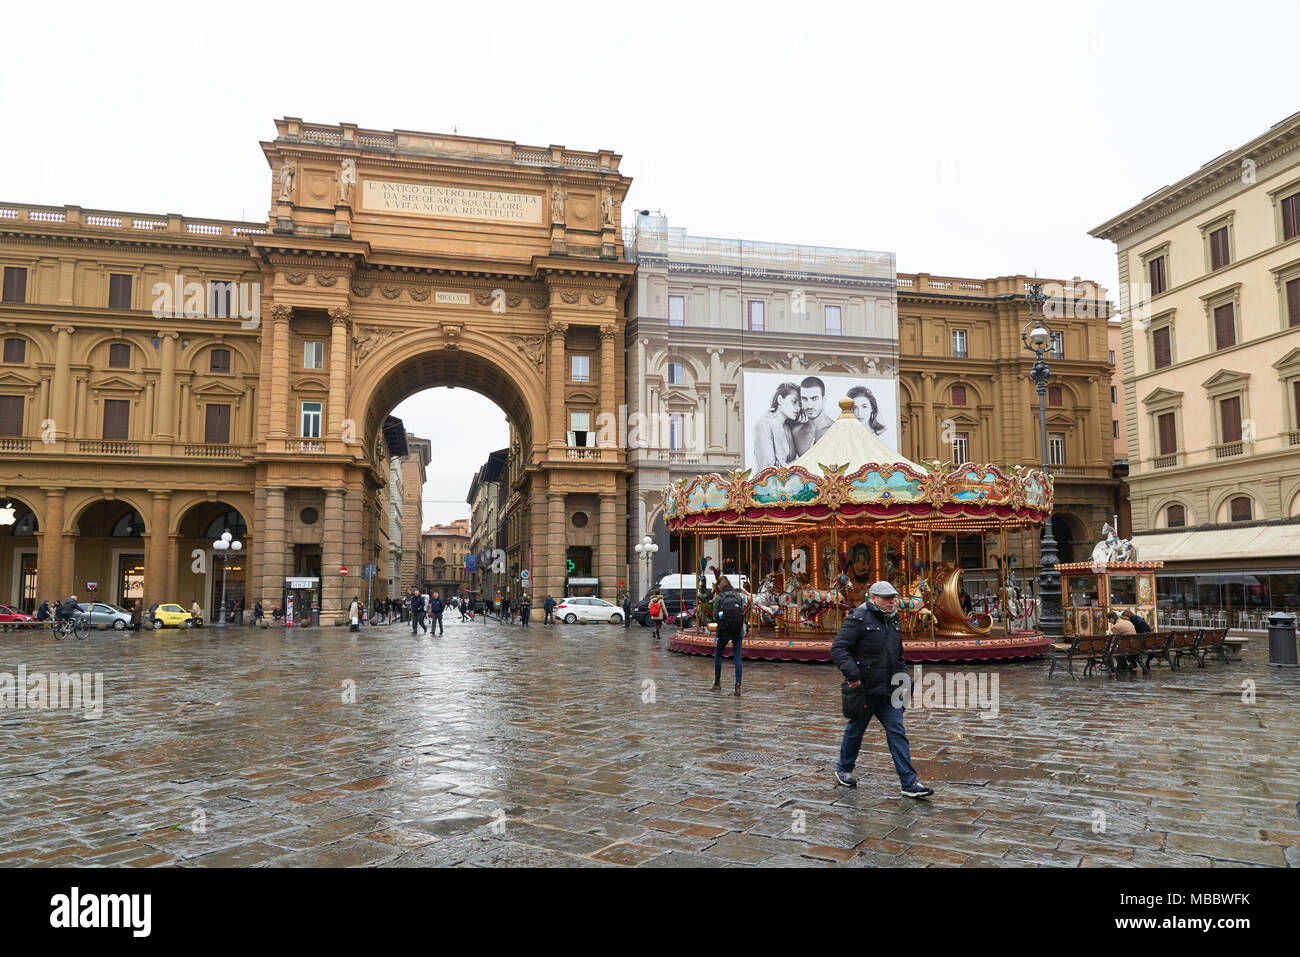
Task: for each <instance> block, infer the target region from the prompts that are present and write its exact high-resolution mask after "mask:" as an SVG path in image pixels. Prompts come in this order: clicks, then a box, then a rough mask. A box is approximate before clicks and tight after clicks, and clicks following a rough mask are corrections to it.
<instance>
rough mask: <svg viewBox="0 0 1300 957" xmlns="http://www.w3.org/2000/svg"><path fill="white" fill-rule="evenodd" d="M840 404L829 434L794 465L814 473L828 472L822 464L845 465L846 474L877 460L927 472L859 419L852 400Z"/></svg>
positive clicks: (823, 473)
mask: <svg viewBox="0 0 1300 957" xmlns="http://www.w3.org/2000/svg"><path fill="white" fill-rule="evenodd" d="M840 408H841V409H842V410H843V411H841V412H840V417H839V418H838V419H836V420H835V424H834V425H832V426H831V427H830V428H829V429H827V430H826V434H825V435H823V436H822V437H821V438H820V439H818V440H817V442H816V444H815V445H813V447H812V448H810V449H809V450H808V451H807V452H805V453H804V454H803V455H801V456H799V458H797V459H795V460H794V462H792V463H791V464H792V465H797V466H800V467H801V468H805V469H807V470H808V471H809V472H811V473H813V474H814V475H825V474H826V472H825V470H824V469H823V468H822V466H823V465H826V466H837V465H843V466H844V467H845V468H844V470H843V471H844V472H845V473H846V474H847V473H851V472H856V471H857V470H858V469H860V468H861V467H862V466H864V465H866V464H867V463H868V462H874V463H876V464H877V465H906V466H908V467H909V468H911V469H914V470H915V471H917V472H919V473H921V474H922V475H924V474H925V471H926V470H925V469H924V468H923V467H922V466H920V465H917V464H916V463H915V462H912V461H909V460H908V459H905V458H903V456H902V455H900V454H899V453H897V452H895V451H894V450H893V449H891V448H890V447H889V446H888V445H886V444H885V443H884V442H882V441H880V439H878V438H876V435H875V433H874V432H872V431H871V429H869V428H867V427H866V426H865V425H863V424H862V423H861V422H859V421H858V417H857V416H855V415H854V414H853V412H852V411H851V410H852V408H853V403H852V401H850V400H849V399H841V400H840Z"/></svg>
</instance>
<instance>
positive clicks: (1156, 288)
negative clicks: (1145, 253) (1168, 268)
mask: <svg viewBox="0 0 1300 957" xmlns="http://www.w3.org/2000/svg"><path fill="white" fill-rule="evenodd" d="M1147 268H1148V271H1149V272H1150V274H1151V295H1153V296H1158V295H1160V294H1161V293H1162V292H1164V291H1165V257H1164V256H1157V257H1156V258H1155V259H1153V260H1151V262H1149V263H1147Z"/></svg>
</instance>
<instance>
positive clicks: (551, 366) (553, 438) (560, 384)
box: [546, 320, 569, 458]
mask: <svg viewBox="0 0 1300 957" xmlns="http://www.w3.org/2000/svg"><path fill="white" fill-rule="evenodd" d="M568 328H569V324H568V323H567V322H557V321H555V320H551V323H550V325H549V327H548V328H547V336H548V338H549V339H550V343H551V356H550V359H549V360H548V361H547V369H546V388H547V392H548V393H549V394H550V398H551V412H550V416H551V428H550V447H551V449H552V452H551V455H552V456H553V457H558V458H564V453H563V451H561V450H562V449H563V448H564V447H565V446H566V445H567V444H568V442H567V440H566V437H565V434H564V433H565V432H567V431H568V428H569V424H568V422H566V421H565V419H564V383H565V380H566V379H567V378H568V376H567V374H566V370H565V368H564V334H565V332H566V330H568Z"/></svg>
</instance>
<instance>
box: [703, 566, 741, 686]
mask: <svg viewBox="0 0 1300 957" xmlns="http://www.w3.org/2000/svg"><path fill="white" fill-rule="evenodd" d="M713 613H714V616H715V617H716V618H717V619H718V631H717V639H718V643H717V645H716V646H715V647H714V649H713V687H712V688H711V689H710V690H711V691H717V690H718V689H719V688H721V687H722V652H723V650H724V649H725V648H726V647H727V645H728V644H730V645H731V657H732V658H734V659H735V661H736V692H735V694H736V697H737V698H739V697H740V643H741V640H742V639H743V638H744V636H745V599H744V596H742V595H741V594H740V592H738V591H737V590H736V589H734V588H732V587H731V582H730V581H729V580H728V579H727V578H726V577H725V576H719V578H718V592H717V597H716V598H714V599H713Z"/></svg>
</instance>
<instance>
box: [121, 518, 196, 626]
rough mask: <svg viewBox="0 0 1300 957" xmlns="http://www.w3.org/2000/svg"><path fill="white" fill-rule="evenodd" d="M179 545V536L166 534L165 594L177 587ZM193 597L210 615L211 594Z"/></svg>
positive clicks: (173, 593) (179, 558) (164, 557)
mask: <svg viewBox="0 0 1300 957" xmlns="http://www.w3.org/2000/svg"><path fill="white" fill-rule="evenodd" d="M180 546H181V537H180V536H179V535H168V536H167V551H166V552H164V553H163V564H164V569H165V571H166V574H167V579H166V580H167V594H169V595H175V594H176V589H177V587H179V586H178V584H177V581H176V576H177V570H178V568H179V566H180V562H181V556H180V554H179V552H180ZM205 547H206V546H205ZM209 571H211V572H212V573H213V574H215V573H216V572H215V570H214V569H209ZM113 572H114V574H116V572H117V569H113ZM195 597H197V598H198V599H199V604H200V605H203V606H204V608H205V609H206V610H207V611H208V614H209V615H211V614H212V609H210V608H207V603H208V601H209V600H210V599H211V595H198V596H195ZM177 600H178V601H179V600H180V599H179V598H178V599H177ZM192 600H193V599H191V601H192ZM146 610H147V609H146Z"/></svg>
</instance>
